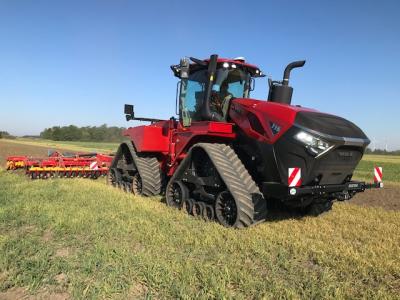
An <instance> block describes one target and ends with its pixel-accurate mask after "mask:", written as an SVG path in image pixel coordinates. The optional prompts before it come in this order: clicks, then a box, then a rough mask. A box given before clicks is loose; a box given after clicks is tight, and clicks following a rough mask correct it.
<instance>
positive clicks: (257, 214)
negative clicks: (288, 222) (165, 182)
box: [171, 143, 267, 228]
mask: <svg viewBox="0 0 400 300" xmlns="http://www.w3.org/2000/svg"><path fill="white" fill-rule="evenodd" d="M195 148H201V149H203V150H204V151H205V152H206V153H207V155H208V156H209V158H210V160H211V162H212V163H213V164H214V166H215V168H216V169H217V171H218V173H219V175H220V176H221V178H222V180H223V181H224V183H225V185H226V186H227V188H228V190H229V191H230V192H231V194H232V196H233V198H234V199H235V201H236V205H237V209H238V219H237V221H236V223H235V224H234V227H236V228H243V227H248V226H251V225H255V224H257V223H259V222H262V221H264V220H265V219H266V216H267V202H266V200H265V199H264V196H263V194H262V193H261V192H260V189H259V188H258V186H257V185H256V183H255V182H254V180H253V179H252V178H251V176H250V174H249V172H248V171H247V169H246V168H245V166H244V165H243V163H242V162H241V161H240V159H239V157H238V156H237V155H236V153H235V151H234V150H233V149H232V148H231V147H230V146H228V145H225V144H211V143H199V144H196V145H194V146H193V147H192V148H191V150H190V151H189V155H188V157H186V158H188V159H190V157H191V154H192V152H193V149H195ZM186 158H185V160H186ZM181 165H185V164H183V163H182V162H181ZM178 169H179V168H178ZM177 172H178V170H177V171H176V173H177ZM171 179H172V180H173V178H171Z"/></svg>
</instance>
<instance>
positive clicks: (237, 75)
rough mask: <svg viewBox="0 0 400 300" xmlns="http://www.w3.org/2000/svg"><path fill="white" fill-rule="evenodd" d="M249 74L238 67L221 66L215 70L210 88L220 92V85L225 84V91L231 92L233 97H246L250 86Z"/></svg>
mask: <svg viewBox="0 0 400 300" xmlns="http://www.w3.org/2000/svg"><path fill="white" fill-rule="evenodd" d="M249 83H250V75H249V74H248V73H247V72H244V71H243V70H240V69H226V68H221V69H218V70H217V76H216V79H215V81H214V84H213V88H212V90H213V91H215V92H219V93H221V92H222V89H221V87H223V86H226V87H227V90H225V91H224V92H225V93H229V94H231V95H232V96H233V97H234V98H248V96H249V87H250V84H249Z"/></svg>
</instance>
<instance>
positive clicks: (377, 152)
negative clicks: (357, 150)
mask: <svg viewBox="0 0 400 300" xmlns="http://www.w3.org/2000/svg"><path fill="white" fill-rule="evenodd" d="M365 154H379V155H400V150H395V151H386V150H383V149H374V150H372V149H371V148H367V149H365Z"/></svg>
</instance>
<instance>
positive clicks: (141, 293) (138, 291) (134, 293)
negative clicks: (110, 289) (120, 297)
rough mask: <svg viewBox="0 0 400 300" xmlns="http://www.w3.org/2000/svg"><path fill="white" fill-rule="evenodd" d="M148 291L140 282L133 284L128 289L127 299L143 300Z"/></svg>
mask: <svg viewBox="0 0 400 300" xmlns="http://www.w3.org/2000/svg"><path fill="white" fill-rule="evenodd" d="M148 291H149V289H148V288H147V286H145V285H144V284H142V283H140V282H135V283H134V284H133V285H132V286H131V288H130V289H129V292H128V296H127V299H139V298H141V299H144V298H146V295H147V294H148Z"/></svg>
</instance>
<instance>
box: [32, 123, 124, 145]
mask: <svg viewBox="0 0 400 300" xmlns="http://www.w3.org/2000/svg"><path fill="white" fill-rule="evenodd" d="M123 129H124V128H121V127H115V126H112V127H107V125H106V124H103V125H101V126H86V127H77V126H75V125H69V126H63V127H60V126H53V127H52V128H46V129H45V130H43V131H42V132H41V133H40V137H41V138H43V139H47V140H53V141H86V142H120V141H121V140H122V139H123V137H122V130H123Z"/></svg>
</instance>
